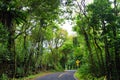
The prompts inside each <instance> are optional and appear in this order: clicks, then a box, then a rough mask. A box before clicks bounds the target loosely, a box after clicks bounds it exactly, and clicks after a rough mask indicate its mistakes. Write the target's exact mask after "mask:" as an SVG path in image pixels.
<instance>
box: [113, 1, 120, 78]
mask: <svg viewBox="0 0 120 80" xmlns="http://www.w3.org/2000/svg"><path fill="white" fill-rule="evenodd" d="M114 10H115V16H116V17H117V16H118V10H117V3H116V0H114ZM116 28H117V27H116V26H114V27H113V29H112V30H113V35H114V40H116V39H117V38H116V37H117V33H116V32H117V29H116ZM119 47H120V46H119V45H117V42H114V49H115V67H116V71H115V72H116V80H120V55H119V53H120V49H119Z"/></svg>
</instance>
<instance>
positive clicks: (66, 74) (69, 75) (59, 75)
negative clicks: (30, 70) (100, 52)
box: [36, 70, 76, 80]
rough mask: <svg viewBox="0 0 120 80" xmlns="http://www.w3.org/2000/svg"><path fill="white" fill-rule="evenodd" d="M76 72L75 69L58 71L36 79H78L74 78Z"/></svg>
mask: <svg viewBox="0 0 120 80" xmlns="http://www.w3.org/2000/svg"><path fill="white" fill-rule="evenodd" d="M74 72H75V70H68V71H65V72H57V73H54V74H49V75H46V76H43V77H40V78H37V79H36V80H76V79H75V78H74Z"/></svg>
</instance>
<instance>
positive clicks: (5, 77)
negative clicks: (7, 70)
mask: <svg viewBox="0 0 120 80" xmlns="http://www.w3.org/2000/svg"><path fill="white" fill-rule="evenodd" d="M0 79H1V80H9V79H8V77H7V75H6V74H2V76H1V77H0Z"/></svg>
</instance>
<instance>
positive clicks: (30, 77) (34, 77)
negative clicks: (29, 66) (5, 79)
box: [12, 71, 54, 80]
mask: <svg viewBox="0 0 120 80" xmlns="http://www.w3.org/2000/svg"><path fill="white" fill-rule="evenodd" d="M52 73H54V72H50V71H46V72H40V73H38V74H35V75H29V76H28V77H24V78H19V79H12V80H35V79H36V78H38V77H42V76H45V75H48V74H52Z"/></svg>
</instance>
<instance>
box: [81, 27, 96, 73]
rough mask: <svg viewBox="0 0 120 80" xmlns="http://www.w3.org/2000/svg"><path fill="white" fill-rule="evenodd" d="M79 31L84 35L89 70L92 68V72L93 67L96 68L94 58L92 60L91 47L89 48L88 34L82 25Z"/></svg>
mask: <svg viewBox="0 0 120 80" xmlns="http://www.w3.org/2000/svg"><path fill="white" fill-rule="evenodd" d="M81 31H82V32H83V35H84V38H85V41H86V45H87V49H88V51H89V59H90V66H91V70H92V72H95V71H94V70H95V69H94V68H96V65H95V63H94V60H93V54H92V48H91V45H90V41H89V38H88V34H87V33H86V31H85V29H84V28H83V27H81Z"/></svg>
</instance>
